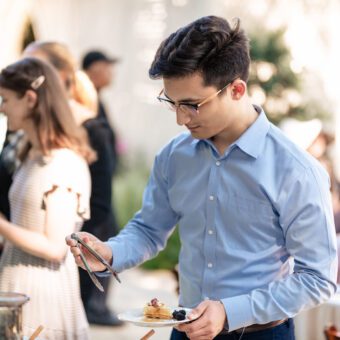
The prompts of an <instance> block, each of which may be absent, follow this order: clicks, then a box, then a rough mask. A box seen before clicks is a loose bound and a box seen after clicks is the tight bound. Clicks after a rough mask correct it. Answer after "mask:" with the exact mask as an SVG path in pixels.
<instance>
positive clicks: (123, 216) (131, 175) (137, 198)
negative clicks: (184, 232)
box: [113, 162, 180, 269]
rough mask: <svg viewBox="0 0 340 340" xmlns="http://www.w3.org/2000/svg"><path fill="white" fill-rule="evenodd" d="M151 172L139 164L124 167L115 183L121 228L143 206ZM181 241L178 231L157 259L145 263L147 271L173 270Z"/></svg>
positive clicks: (115, 196) (117, 211) (117, 213)
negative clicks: (143, 198)
mask: <svg viewBox="0 0 340 340" xmlns="http://www.w3.org/2000/svg"><path fill="white" fill-rule="evenodd" d="M148 176H149V170H148V169H147V167H146V166H145V165H144V164H142V162H138V165H135V166H133V167H131V168H130V167H126V166H125V167H124V169H121V171H120V172H119V175H118V176H117V178H116V179H115V181H114V184H113V192H114V202H115V203H114V205H115V211H116V215H117V219H118V223H119V226H120V227H121V228H123V227H124V226H125V225H126V223H127V222H128V221H129V220H130V219H131V218H132V217H133V216H134V214H135V213H136V212H137V211H138V210H139V209H140V208H141V206H142V196H143V191H144V188H145V186H146V184H147V180H148ZM179 248H180V241H179V235H178V231H177V230H175V232H174V233H173V234H172V235H171V237H170V238H169V240H168V243H167V246H166V248H165V249H164V250H163V251H161V252H160V253H159V255H158V256H157V257H155V258H154V259H152V260H149V261H147V262H145V263H144V264H143V265H142V266H143V267H144V268H146V269H173V268H174V267H175V265H176V264H177V262H178V253H179Z"/></svg>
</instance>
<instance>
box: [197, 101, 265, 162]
mask: <svg viewBox="0 0 340 340" xmlns="http://www.w3.org/2000/svg"><path fill="white" fill-rule="evenodd" d="M254 108H255V110H256V111H257V112H258V114H259V116H258V117H257V119H256V120H255V122H254V123H253V124H252V125H251V126H250V127H249V128H248V129H247V130H246V131H245V132H244V133H243V134H242V135H241V136H240V137H239V138H238V139H237V140H236V141H235V142H234V143H232V144H231V145H230V147H229V148H228V149H229V150H230V148H232V147H233V146H234V145H237V146H238V147H239V148H240V149H241V150H242V151H243V152H245V153H247V154H248V155H250V156H251V157H254V158H257V157H258V155H259V154H260V153H261V151H262V147H263V145H264V142H265V137H266V135H267V132H268V130H269V126H270V123H269V121H268V119H267V116H266V114H265V113H264V111H263V109H262V108H261V107H260V106H257V105H254ZM200 142H205V143H208V144H209V145H210V146H212V147H213V148H215V146H214V145H213V143H212V142H211V141H209V140H207V139H195V138H194V139H193V140H192V145H197V144H200Z"/></svg>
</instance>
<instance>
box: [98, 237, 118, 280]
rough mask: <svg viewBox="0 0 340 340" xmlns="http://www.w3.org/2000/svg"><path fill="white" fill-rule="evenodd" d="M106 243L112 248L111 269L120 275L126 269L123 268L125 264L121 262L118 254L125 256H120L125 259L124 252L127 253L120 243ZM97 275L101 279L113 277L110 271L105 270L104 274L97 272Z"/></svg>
mask: <svg viewBox="0 0 340 340" xmlns="http://www.w3.org/2000/svg"><path fill="white" fill-rule="evenodd" d="M105 243H106V244H107V245H108V246H109V247H110V248H111V251H112V265H111V267H112V269H113V270H114V271H116V272H117V273H120V272H121V271H123V270H124V269H125V268H124V267H123V263H120V262H119V255H118V254H120V255H123V256H120V258H122V259H124V251H125V249H124V246H123V247H121V246H120V245H119V243H118V242H114V241H107V242H105ZM95 274H96V275H97V276H99V277H105V276H110V275H112V274H111V272H110V271H109V270H105V271H102V272H95Z"/></svg>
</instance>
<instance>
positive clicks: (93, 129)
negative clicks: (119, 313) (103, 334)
mask: <svg viewBox="0 0 340 340" xmlns="http://www.w3.org/2000/svg"><path fill="white" fill-rule="evenodd" d="M116 62H117V59H113V58H109V57H107V56H106V55H105V54H103V53H102V52H99V51H91V52H89V53H87V54H86V55H85V56H84V59H83V62H82V66H83V69H84V71H85V72H86V73H87V74H88V76H89V78H90V79H91V81H92V82H93V85H94V86H95V88H96V90H97V92H98V95H99V94H100V91H101V89H103V88H104V87H106V86H108V85H110V83H111V81H112V76H113V65H114V63H116ZM98 98H99V96H98ZM84 127H85V128H86V130H87V132H88V135H89V139H90V143H91V146H92V147H93V148H94V150H96V152H97V161H96V162H95V163H93V164H91V166H90V172H91V179H92V192H91V201H90V202H91V203H90V204H91V219H90V220H88V221H86V222H85V223H84V226H83V228H82V230H83V231H88V232H90V233H93V234H94V235H96V236H97V237H98V238H100V239H102V240H105V239H107V238H108V237H112V236H113V235H116V234H117V232H118V224H117V221H116V217H115V214H114V211H113V204H112V178H113V175H114V173H115V171H116V168H117V161H118V157H117V151H116V137H115V133H114V130H113V129H112V127H111V126H110V124H109V121H108V118H107V114H106V110H105V107H104V105H103V103H102V102H101V100H100V98H99V101H98V116H97V117H96V118H94V119H90V120H88V121H87V122H85V123H84ZM99 280H100V281H101V283H102V285H103V287H104V290H105V292H104V293H102V292H100V291H99V290H98V289H97V287H95V286H94V285H93V283H92V281H91V279H90V278H89V276H88V275H87V273H86V272H84V271H83V270H80V286H81V295H82V300H83V303H84V307H85V311H86V314H87V318H88V321H89V322H90V323H92V324H100V325H110V326H120V325H121V324H122V322H121V321H120V320H119V319H118V318H117V317H116V315H115V314H114V313H113V312H111V311H110V309H109V308H108V306H107V301H106V300H107V293H108V288H109V278H99Z"/></svg>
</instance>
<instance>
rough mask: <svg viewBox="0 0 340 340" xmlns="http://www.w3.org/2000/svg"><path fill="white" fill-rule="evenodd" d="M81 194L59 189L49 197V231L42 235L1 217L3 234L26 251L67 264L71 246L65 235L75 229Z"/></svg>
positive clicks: (0, 223) (46, 225) (0, 228)
mask: <svg viewBox="0 0 340 340" xmlns="http://www.w3.org/2000/svg"><path fill="white" fill-rule="evenodd" d="M77 207H78V197H77V194H76V193H74V192H72V191H69V190H67V189H64V188H57V189H56V190H54V191H53V192H50V193H49V194H48V195H47V196H46V198H45V209H46V215H45V216H46V219H45V229H44V231H43V232H42V233H40V232H37V231H32V230H28V229H25V228H23V227H21V226H18V225H15V224H13V223H11V222H9V221H7V220H6V219H5V218H4V217H3V216H0V235H2V236H3V237H4V238H5V239H7V240H8V241H10V242H11V243H13V244H14V245H15V246H16V247H18V248H21V249H22V250H24V251H25V252H27V253H29V254H32V255H34V256H37V257H41V258H43V259H45V260H49V261H55V262H61V261H63V259H64V257H65V255H66V251H67V246H66V244H65V236H66V235H68V234H70V233H72V232H73V231H74V229H75V223H76V220H77Z"/></svg>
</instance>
